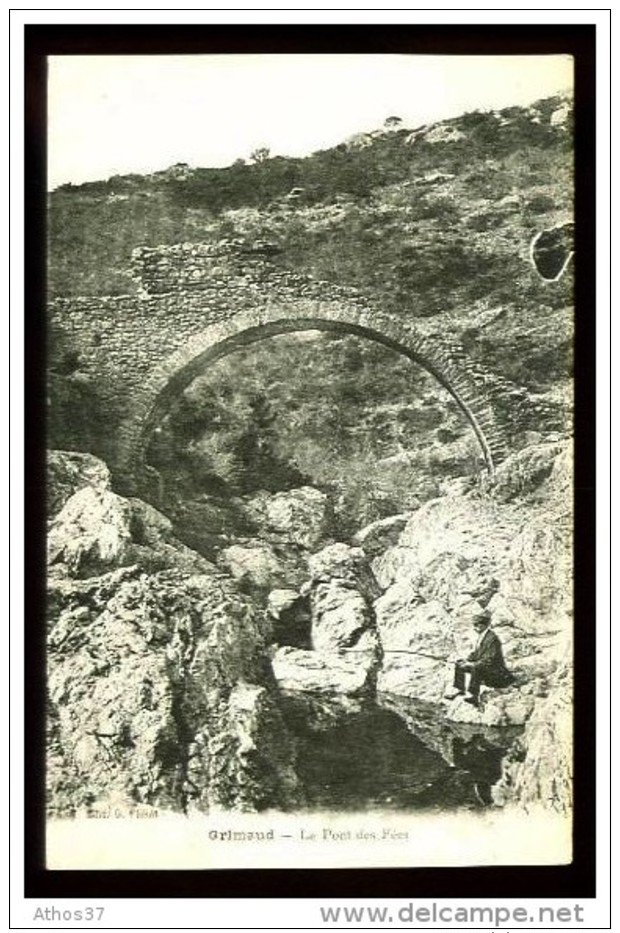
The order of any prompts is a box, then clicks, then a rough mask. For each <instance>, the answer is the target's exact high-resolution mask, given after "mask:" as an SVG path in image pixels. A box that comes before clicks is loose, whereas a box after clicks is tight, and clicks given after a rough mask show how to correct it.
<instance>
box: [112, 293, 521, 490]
mask: <svg viewBox="0 0 620 933" xmlns="http://www.w3.org/2000/svg"><path fill="white" fill-rule="evenodd" d="M418 325H419V321H418ZM303 330H326V331H332V332H336V333H342V334H354V335H357V336H360V337H364V338H366V339H369V340H372V341H374V342H376V343H379V344H382V345H383V346H386V347H389V348H390V349H392V350H395V351H397V352H399V353H402V354H403V355H405V356H407V357H408V358H409V359H411V360H413V361H414V362H416V363H418V364H419V365H421V366H422V367H423V368H424V369H425V370H427V372H429V373H431V374H432V375H433V376H434V377H435V378H436V379H437V381H438V382H439V383H440V384H441V385H442V386H443V387H444V388H445V389H447V391H448V392H449V393H450V394H451V395H452V397H453V398H454V399H455V401H456V402H457V404H458V406H459V408H460V409H461V411H462V412H463V415H464V416H465V418H466V419H467V420H468V421H469V423H470V425H471V427H472V428H473V431H474V433H475V436H476V438H477V440H478V443H479V446H480V448H481V451H482V455H483V458H484V461H485V463H486V467H487V469H488V470H489V471H490V472H492V471H493V470H494V467H495V466H496V465H497V463H499V462H500V461H501V460H502V459H503V458H504V457H505V456H506V451H507V445H506V439H505V437H504V432H503V429H502V427H501V426H500V424H499V423H498V422H497V419H496V417H495V412H494V405H493V401H494V399H493V382H494V380H493V377H492V376H490V374H488V373H485V372H484V371H483V370H481V369H480V368H478V367H476V366H475V365H474V364H472V363H471V362H470V361H469V360H468V359H467V357H466V355H465V353H464V351H463V349H462V348H461V347H460V346H458V345H455V344H451V343H450V342H449V341H447V340H445V339H444V338H441V337H439V336H438V335H436V334H428V333H424V332H423V331H422V329H421V328H420V327H419V326H418V327H416V326H415V324H414V323H409V322H407V321H405V320H404V319H401V318H400V317H397V316H396V315H392V314H386V313H385V312H379V311H375V310H370V309H369V308H368V307H367V306H366V305H361V304H360V305H359V306H358V305H357V304H355V303H341V302H336V301H328V302H325V301H319V300H317V301H315V300H299V299H297V300H293V301H291V303H290V304H286V305H281V304H277V305H273V306H267V307H261V308H257V309H253V310H244V311H241V312H238V313H236V314H232V315H230V316H229V317H228V318H226V319H225V320H223V321H220V322H218V323H213V324H209V325H208V326H206V327H205V328H204V329H203V330H201V331H199V332H198V333H196V334H195V335H194V336H193V337H191V338H190V339H189V340H188V341H187V342H186V343H185V345H184V346H183V347H181V348H180V349H179V350H177V351H176V352H174V353H173V354H172V355H171V356H169V357H168V359H167V360H165V361H164V362H163V363H162V364H161V365H159V366H158V367H156V369H154V370H153V372H152V375H151V376H150V378H149V379H148V380H147V381H146V383H145V384H144V385H143V386H142V388H141V390H140V391H139V393H138V394H137V396H136V397H135V398H134V399H133V400H132V403H131V407H130V411H129V412H128V414H127V417H126V418H125V419H124V421H123V423H122V424H121V426H120V429H119V434H118V444H117V453H116V458H115V461H116V462H115V473H116V475H117V477H118V478H119V479H120V480H121V482H122V485H123V486H124V487H125V488H128V487H133V488H135V487H136V485H137V484H138V483H139V479H138V478H139V477H140V476H141V475H142V471H143V469H144V455H145V449H146V445H147V443H148V439H149V437H150V433H151V431H152V430H153V428H154V427H155V425H156V424H157V423H158V421H159V420H160V419H161V418H162V417H163V416H164V415H165V414H166V413H167V411H168V410H169V408H170V405H171V404H172V401H173V400H174V398H176V397H177V396H178V394H179V393H180V392H182V391H183V389H185V388H186V387H187V386H188V385H189V384H190V383H191V382H192V380H193V379H195V378H196V376H198V375H200V374H201V373H202V372H204V370H205V367H206V366H207V365H208V363H210V362H215V361H216V360H218V359H220V358H221V357H224V356H227V355H228V354H229V353H232V352H233V351H234V350H235V349H238V348H239V347H242V346H246V345H248V344H251V343H254V342H256V341H259V340H263V339H266V338H268V337H273V336H277V335H279V334H285V333H291V332H294V331H303Z"/></svg>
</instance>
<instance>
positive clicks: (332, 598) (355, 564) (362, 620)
mask: <svg viewBox="0 0 620 933" xmlns="http://www.w3.org/2000/svg"><path fill="white" fill-rule="evenodd" d="M308 563H309V569H310V588H309V590H310V606H311V612H312V645H313V647H314V648H316V649H317V650H319V651H324V652H327V651H330V650H333V651H338V650H339V649H341V648H349V649H352V648H353V647H355V646H358V647H359V645H358V643H359V641H360V639H361V638H362V637H363V636H364V635H365V634H366V633H368V632H369V631H370V630H372V629H373V627H374V612H373V608H372V599H373V597H374V596H376V595H377V593H378V588H377V584H376V582H375V579H374V577H373V575H372V571H371V569H370V566H369V564H368V561H367V560H366V555H365V554H364V552H363V551H362V549H361V548H352V547H349V546H348V545H346V544H332V545H329V546H328V547H326V548H323V550H322V551H319V552H318V553H317V554H313V555H312V556H311V557H310V559H309V562H308ZM367 642H368V638H366V640H365V643H367ZM360 650H361V649H360ZM364 650H366V649H364Z"/></svg>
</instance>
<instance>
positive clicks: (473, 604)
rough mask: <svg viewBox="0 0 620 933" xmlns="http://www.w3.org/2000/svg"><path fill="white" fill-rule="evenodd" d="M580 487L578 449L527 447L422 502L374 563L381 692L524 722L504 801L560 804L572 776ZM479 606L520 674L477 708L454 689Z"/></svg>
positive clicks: (468, 715) (467, 720) (453, 719)
mask: <svg viewBox="0 0 620 933" xmlns="http://www.w3.org/2000/svg"><path fill="white" fill-rule="evenodd" d="M570 489H571V453H570V449H569V448H568V447H566V446H565V445H560V444H556V443H553V444H546V445H545V444H542V445H538V446H537V447H530V448H525V449H524V450H522V451H520V452H518V453H517V454H515V455H514V456H512V457H511V458H509V459H508V460H507V461H506V463H505V464H503V465H502V468H500V470H498V472H497V475H496V476H495V477H494V478H493V480H492V481H487V482H485V483H484V484H483V485H482V487H481V488H480V489H476V490H473V491H471V492H469V493H467V494H465V495H462V496H457V497H447V498H443V499H437V500H434V501H431V502H428V503H426V504H425V505H423V506H422V507H421V508H420V509H419V510H417V511H416V512H415V513H414V514H413V515H412V517H411V519H410V520H409V522H408V523H407V525H406V526H405V528H404V529H403V531H402V533H401V535H400V537H399V540H398V542H397V544H396V545H395V546H394V547H392V548H390V549H388V550H387V551H386V552H385V553H384V554H382V555H380V556H379V557H378V558H376V559H375V561H374V562H373V569H374V571H375V575H376V577H377V579H378V580H379V582H380V583H381V584H382V586H383V589H384V591H383V593H382V595H381V596H380V597H379V598H378V599H377V600H376V601H375V604H374V607H375V614H376V624H377V631H378V633H379V637H380V641H381V649H382V654H383V660H382V664H381V668H380V670H379V673H378V679H377V687H378V690H379V691H380V693H385V694H387V695H394V696H397V697H398V696H399V697H409V698H411V699H412V700H415V701H416V702H417V703H419V704H422V705H423V706H424V707H425V708H426V710H427V713H428V710H429V709H431V710H433V709H434V710H435V713H436V716H437V720H438V722H439V721H444V722H446V723H448V724H456V723H459V724H465V725H469V726H471V727H478V728H480V727H483V728H489V727H501V728H505V727H518V726H521V727H525V729H524V733H523V737H522V739H521V741H522V755H521V758H520V760H519V761H517V759H518V758H519V755H518V754H517V758H515V759H514V761H513V764H512V766H510V767H508V766H507V767H508V771H507V773H506V778H505V781H504V784H503V785H502V790H501V792H500V791H499V790H498V799H499V797H502V799H510V800H512V801H516V802H518V803H526V802H530V803H531V802H532V801H534V800H536V801H538V802H542V803H543V804H544V805H551V804H552V805H554V806H558V807H560V808H561V809H568V806H569V804H568V803H567V801H568V799H569V796H570V793H569V791H570V783H571V779H570V771H571V768H570V757H571V740H570V729H569V728H568V725H567V715H568V712H569V710H570V703H571V691H570V683H569V679H568V677H567V674H566V671H567V669H568V667H567V661H566V658H567V653H568V656H569V657H570V651H571V647H570V646H571V642H572V586H571V584H572V547H571V540H572V539H571V534H572V516H571V499H572V497H571V495H570ZM480 608H486V609H487V610H488V611H489V612H490V613H491V617H492V624H493V627H494V629H495V631H496V632H497V634H498V635H499V637H500V639H501V641H502V645H503V648H504V655H505V658H506V662H507V665H508V667H509V668H510V670H511V671H512V673H513V674H514V677H515V682H514V684H513V685H512V686H510V687H507V688H503V689H494V688H486V687H484V688H483V691H482V693H481V698H480V705H479V707H473V706H471V705H470V704H468V703H466V702H464V700H463V698H456V699H455V700H446V699H444V693H445V691H446V688H447V687H449V686H450V681H451V677H452V670H453V667H452V664H453V661H454V660H455V659H456V658H457V657H462V656H464V655H465V654H467V653H468V652H469V650H471V647H472V645H471V643H470V642H471V635H472V632H471V626H470V619H471V616H472V614H473V612H475V611H477V610H479V609H480ZM431 718H432V716H431ZM554 759H557V761H558V771H557V774H556V775H555V776H554V766H553V761H554ZM515 762H516V764H515Z"/></svg>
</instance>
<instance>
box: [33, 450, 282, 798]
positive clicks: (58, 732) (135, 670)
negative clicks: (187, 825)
mask: <svg viewBox="0 0 620 933" xmlns="http://www.w3.org/2000/svg"><path fill="white" fill-rule="evenodd" d="M64 456H65V455H64V454H62V453H57V454H56V455H55V458H54V462H55V464H56V469H57V470H60V468H61V467H62V465H63V460H64ZM66 459H67V471H68V470H69V468H70V469H71V471H73V472H74V473H75V474H76V477H75V478H76V480H77V482H75V486H76V489H77V491H76V492H75V493H74V494H73V495H72V496H70V497H69V498H67V499H66V501H65V502H64V505H63V506H62V509H61V510H60V512H59V513H58V514H57V515H56V516H55V517H53V518H52V523H51V530H50V557H51V559H52V564H51V567H50V573H49V578H48V583H49V645H48V685H49V703H50V711H49V730H50V737H49V748H50V753H49V760H48V806H49V809H50V811H51V812H54V813H59V814H68V813H76V812H80V811H88V810H89V809H92V808H94V807H101V806H102V805H110V804H111V803H112V802H113V803H114V804H115V805H117V806H126V807H131V806H133V805H135V804H136V803H140V804H144V805H150V806H153V807H161V808H168V809H173V810H188V809H191V808H197V809H200V810H210V809H214V808H215V809H217V808H226V809H240V810H256V809H263V808H266V807H274V806H277V807H280V808H286V807H287V806H289V805H290V804H291V803H292V802H293V800H294V799H296V795H297V794H298V788H297V782H296V778H295V772H294V767H293V764H294V743H293V740H292V739H291V737H290V735H289V734H288V732H287V729H286V727H285V725H284V722H283V720H282V717H281V715H280V712H279V708H278V704H277V696H276V693H275V692H274V688H273V682H272V678H271V673H270V669H269V664H268V659H267V654H266V642H265V633H264V631H263V621H262V617H261V615H260V614H259V613H256V612H255V611H254V609H253V607H252V605H251V604H250V603H249V601H248V600H247V599H245V598H244V597H242V596H241V595H240V594H239V593H238V592H237V591H236V590H235V588H234V586H233V585H232V584H231V583H230V581H229V580H228V579H227V578H225V577H224V576H223V575H222V574H220V573H219V572H217V570H216V568H214V567H213V566H212V565H210V564H209V563H208V562H207V561H206V560H205V559H204V558H201V557H199V555H196V554H193V555H192V552H189V554H190V555H192V556H191V558H190V556H188V553H187V552H188V549H183V547H182V546H180V545H179V546H178V548H177V546H175V544H174V543H173V539H172V536H171V532H170V527H169V522H168V520H167V519H166V518H165V517H164V516H162V515H160V514H159V513H157V512H156V511H155V510H154V509H152V508H151V507H150V506H147V505H146V504H144V503H140V502H139V501H137V500H124V499H121V498H120V497H118V496H116V495H115V494H114V493H112V492H110V491H109V490H108V489H107V488H105V482H103V483H99V479H100V478H101V477H104V478H105V470H104V468H103V465H101V468H100V469H96V470H95V471H94V475H95V477H96V479H97V481H98V482H97V485H89V484H88V477H89V476H91V475H93V471H92V468H93V461H92V458H85V459H84V461H83V462H84V464H85V467H86V468H87V471H86V481H85V482H82V481H81V479H82V478H80V477H79V476H78V475H77V474H79V464H80V458H79V456H78V455H75V454H71V455H69V456H68V457H67V458H66ZM50 485H51V486H52V495H53V496H54V497H55V499H54V501H56V502H57V503H58V504H60V503H61V502H62V501H63V499H64V498H65V495H64V493H63V492H62V490H54V489H53V482H52V483H51V484H50ZM130 560H131V561H132V562H129V561H130ZM153 567H155V568H156V569H155V570H153Z"/></svg>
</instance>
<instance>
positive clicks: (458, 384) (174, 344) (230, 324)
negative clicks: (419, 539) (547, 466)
mask: <svg viewBox="0 0 620 933" xmlns="http://www.w3.org/2000/svg"><path fill="white" fill-rule="evenodd" d="M132 274H133V277H134V279H135V280H136V282H137V283H138V287H139V291H138V294H137V295H136V296H130V295H123V296H119V297H101V298H98V297H97V298H91V297H88V298H70V299H57V300H55V301H54V302H53V303H52V305H51V321H52V323H53V324H54V325H56V326H57V327H58V328H60V330H61V331H62V332H63V333H64V334H65V337H66V339H67V341H68V343H69V344H70V345H71V346H73V347H74V348H75V349H76V350H77V351H78V352H79V368H80V371H82V372H83V373H85V374H86V375H87V376H88V377H89V378H91V379H92V381H93V384H94V385H95V387H96V390H97V394H98V396H99V398H100V399H101V403H102V409H103V415H102V417H103V419H104V420H105V421H106V422H107V429H108V430H107V433H108V435H113V436H114V437H115V441H114V443H113V446H114V449H111V450H109V451H105V455H106V456H107V458H108V460H109V462H110V463H111V464H112V466H113V468H114V467H117V468H118V469H119V470H122V471H123V472H124V473H125V474H127V472H128V471H129V472H131V470H132V469H133V466H132V463H133V462H135V461H136V459H137V458H138V459H139V456H140V451H141V443H142V439H143V436H144V433H145V431H146V430H147V429H148V428H149V427H150V426H151V425H152V421H153V418H154V416H155V414H156V413H157V411H158V406H159V407H160V408H161V405H162V400H163V399H165V397H166V394H168V395H170V394H171V387H172V388H173V389H174V391H175V392H178V391H180V390H181V389H182V388H183V386H184V385H186V384H188V383H189V381H191V379H192V378H194V376H195V375H196V374H197V371H198V370H199V368H200V366H202V365H204V364H206V363H207V362H208V361H209V359H214V358H217V356H218V355H222V354H223V353H226V352H230V351H231V350H232V349H234V348H235V346H239V345H241V343H243V342H247V340H248V339H249V336H251V337H252V339H257V337H259V336H263V334H264V335H265V336H269V335H271V334H276V333H282V332H284V331H286V330H295V329H306V328H308V327H313V326H319V327H324V328H326V329H332V330H340V331H342V332H350V333H358V334H360V335H361V336H366V337H369V338H370V339H378V340H380V341H381V342H383V343H385V344H387V345H388V346H391V347H393V348H394V349H396V350H399V351H400V352H403V353H405V354H406V355H408V356H410V357H411V358H412V359H414V360H416V361H417V362H419V363H421V364H422V365H423V366H425V367H426V368H427V369H428V370H429V371H430V372H432V373H433V374H434V375H435V376H436V377H437V378H438V379H439V380H440V381H441V382H442V383H443V384H444V385H445V386H446V387H447V388H448V389H449V390H450V391H451V392H452V393H453V395H454V396H455V398H456V399H457V401H458V402H459V404H460V405H461V407H462V408H463V411H464V414H465V415H466V417H468V418H469V420H470V422H471V424H472V426H473V428H474V430H475V432H476V434H477V436H478V439H479V441H480V444H481V447H482V450H483V453H484V456H485V458H486V460H487V464H488V466H489V467H490V468H493V465H494V464H495V463H497V462H499V461H500V460H501V459H503V457H504V456H505V454H506V452H507V449H506V439H505V437H504V431H503V429H502V427H501V425H500V424H499V423H498V421H497V418H496V416H495V403H496V401H497V400H498V398H501V400H502V401H503V402H504V403H505V402H506V401H507V402H508V403H509V404H510V405H513V406H516V407H517V408H518V405H519V402H520V398H518V397H517V396H519V390H517V389H515V388H514V387H511V386H509V385H508V384H507V383H504V382H502V380H501V379H497V378H496V377H494V376H492V375H491V374H489V373H485V372H484V371H482V370H481V369H480V368H479V367H476V366H475V365H474V364H472V363H471V361H469V360H468V359H467V357H466V355H465V353H464V351H463V350H462V348H461V347H459V346H457V345H453V344H450V342H449V341H447V340H446V339H445V337H443V336H439V335H437V334H434V333H433V332H432V324H429V323H428V321H423V320H421V319H420V318H416V317H414V316H412V318H411V320H410V321H408V320H405V319H404V317H403V318H397V317H396V316H395V315H387V314H385V313H383V312H381V311H379V310H377V309H375V308H373V307H371V306H370V305H369V304H368V303H367V302H366V300H365V299H364V298H363V297H362V296H361V295H360V294H359V293H357V292H355V291H354V290H352V289H349V288H343V287H341V286H338V285H334V284H331V283H326V282H320V281H316V280H313V279H310V278H307V277H304V276H301V275H298V274H296V273H294V272H291V271H289V270H286V269H284V268H282V267H281V266H280V265H279V263H278V257H277V251H276V250H274V248H272V247H270V246H269V244H253V245H252V246H248V245H247V244H244V243H240V242H223V243H220V244H217V245H215V246H213V245H208V244H186V243H184V244H179V245H177V246H170V247H158V248H155V249H147V248H142V249H138V250H136V251H135V252H134V256H133V262H132ZM503 407H504V408H505V407H506V406H505V405H504V406H503ZM160 413H161V412H160Z"/></svg>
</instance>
